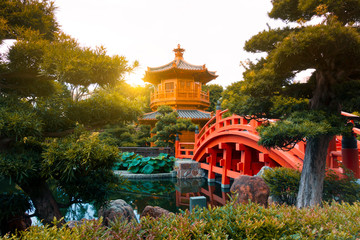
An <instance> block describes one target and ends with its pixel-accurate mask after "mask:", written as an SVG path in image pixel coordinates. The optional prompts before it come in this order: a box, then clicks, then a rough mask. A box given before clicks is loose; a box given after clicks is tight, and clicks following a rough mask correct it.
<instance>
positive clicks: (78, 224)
mask: <svg viewBox="0 0 360 240" xmlns="http://www.w3.org/2000/svg"><path fill="white" fill-rule="evenodd" d="M88 221H92V220H89V219H86V218H83V219H81V220H80V221H76V220H72V221H68V222H66V224H67V226H68V227H69V228H70V229H71V228H74V227H76V226H80V225H83V224H85V223H86V222H88Z"/></svg>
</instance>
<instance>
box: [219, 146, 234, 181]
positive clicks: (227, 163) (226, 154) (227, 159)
mask: <svg viewBox="0 0 360 240" xmlns="http://www.w3.org/2000/svg"><path fill="white" fill-rule="evenodd" d="M219 149H222V150H223V159H221V160H220V165H221V166H222V176H221V188H230V178H229V177H228V176H227V172H228V170H230V168H231V160H232V159H231V154H232V150H233V148H232V146H231V145H230V144H226V143H220V144H219Z"/></svg>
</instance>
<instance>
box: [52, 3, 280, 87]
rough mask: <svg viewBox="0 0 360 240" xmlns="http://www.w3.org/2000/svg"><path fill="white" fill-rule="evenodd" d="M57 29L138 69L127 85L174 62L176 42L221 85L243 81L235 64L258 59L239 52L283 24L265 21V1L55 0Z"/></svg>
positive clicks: (213, 82)
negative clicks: (136, 64) (149, 70)
mask: <svg viewBox="0 0 360 240" xmlns="http://www.w3.org/2000/svg"><path fill="white" fill-rule="evenodd" d="M55 5H56V6H57V10H56V18H57V20H58V22H59V24H60V25H61V29H62V30H63V31H64V32H65V33H67V34H69V35H71V36H72V37H73V38H75V39H77V40H78V42H79V43H80V44H81V45H83V46H87V47H96V46H100V45H102V46H104V47H105V48H106V49H107V51H108V54H109V55H115V54H117V55H122V56H125V57H126V58H127V59H128V61H129V62H133V61H135V60H137V61H139V63H140V66H139V67H138V68H137V69H136V70H135V71H134V72H133V73H132V74H130V75H129V76H127V77H126V79H127V81H128V82H129V83H130V84H133V85H142V84H144V83H143V81H142V78H143V76H144V74H145V71H146V69H147V67H158V66H162V65H164V64H167V63H169V62H170V61H172V60H174V52H173V51H172V50H173V49H174V48H176V47H177V44H180V45H181V47H182V48H184V49H185V53H184V60H185V61H187V62H189V63H191V64H194V65H203V64H206V67H207V68H208V70H209V71H216V73H217V75H218V76H219V77H218V78H217V79H215V80H213V81H211V82H210V84H220V85H222V86H224V87H226V86H228V85H230V84H231V83H233V82H237V81H240V80H242V79H243V77H242V72H243V71H244V69H243V68H242V67H241V66H240V61H244V60H246V59H248V58H250V59H256V58H258V57H259V56H254V54H250V53H246V52H245V51H244V50H243V47H244V44H245V41H246V40H248V39H250V38H251V36H253V35H255V34H257V33H258V32H260V31H262V30H264V29H268V27H267V24H269V25H270V26H271V27H277V26H279V25H281V24H282V23H281V22H280V21H274V20H272V19H270V18H269V17H268V15H267V13H268V12H269V11H270V10H271V1H270V0H250V1H244V0H223V1H220V0H178V1H174V0H101V1H100V0H55Z"/></svg>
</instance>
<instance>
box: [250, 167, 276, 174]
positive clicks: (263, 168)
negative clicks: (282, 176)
mask: <svg viewBox="0 0 360 240" xmlns="http://www.w3.org/2000/svg"><path fill="white" fill-rule="evenodd" d="M268 170H271V171H274V169H272V168H271V167H268V166H263V167H262V168H261V169H260V171H259V172H258V173H257V174H256V175H255V176H257V177H262V176H263V175H264V172H265V171H268Z"/></svg>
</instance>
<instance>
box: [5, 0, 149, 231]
mask: <svg viewBox="0 0 360 240" xmlns="http://www.w3.org/2000/svg"><path fill="white" fill-rule="evenodd" d="M54 10H55V7H54V3H53V2H51V1H47V0H44V1H37V0H27V1H20V0H5V1H1V2H0V22H1V24H0V42H3V40H5V39H15V42H14V44H13V45H11V46H10V48H9V51H8V52H6V53H3V54H2V55H1V58H0V115H1V117H0V181H2V182H9V183H15V184H16V188H14V189H20V192H19V194H20V195H17V196H21V195H22V196H24V198H23V199H25V201H27V200H28V199H30V200H31V201H32V204H33V207H34V209H35V215H36V216H38V217H39V218H40V219H42V220H43V221H44V223H50V222H51V221H52V220H53V217H56V218H58V219H60V218H61V217H62V215H61V213H60V211H59V208H60V207H66V206H68V205H69V204H71V203H73V202H79V201H88V200H90V199H95V198H98V199H99V198H101V199H99V200H104V199H105V198H106V196H107V194H108V193H109V191H110V190H111V188H112V187H113V186H114V185H115V184H118V183H119V181H118V179H117V178H116V177H115V176H114V174H113V173H112V171H111V167H112V165H113V163H114V161H115V160H116V157H117V152H118V150H117V148H116V147H113V146H110V145H107V144H106V143H105V142H104V141H100V139H99V136H98V134H97V133H96V130H97V129H99V128H101V127H102V126H104V125H106V124H112V123H119V122H121V123H123V124H124V123H126V122H130V121H134V120H136V119H137V117H138V116H139V114H140V113H141V112H142V109H143V108H144V104H143V102H144V101H139V99H140V98H141V97H140V96H132V95H131V94H130V93H129V91H130V90H129V89H130V87H129V86H128V85H127V84H126V83H125V82H124V77H125V74H126V73H128V72H130V71H131V70H132V69H133V68H134V67H136V66H137V62H135V63H134V64H129V63H128V61H127V60H126V58H125V57H123V56H118V55H114V56H109V55H108V54H107V52H106V49H105V48H103V47H98V48H96V49H91V48H88V47H83V46H80V44H79V43H78V42H77V41H76V40H74V39H73V38H71V37H70V36H68V35H66V34H64V33H62V32H61V31H60V30H59V28H58V23H57V22H56V20H55V18H54ZM125 89H128V90H129V91H125ZM143 100H144V99H143ZM49 183H51V184H52V185H53V186H56V187H55V189H57V190H60V191H61V192H62V194H65V195H66V196H67V201H66V202H57V201H56V200H55V199H54V195H53V193H52V192H51V191H50V187H49ZM14 189H13V190H12V191H15V190H14ZM8 193H9V191H1V194H2V195H1V197H2V198H6V197H7V196H10V195H8ZM10 198H11V197H10ZM18 202H21V201H20V200H19V201H18ZM15 209H16V206H15ZM18 209H20V211H23V208H18ZM10 213H11V214H12V216H14V215H17V214H22V213H23V212H16V211H15V212H12V211H9V214H10ZM11 214H10V215H11ZM10 215H6V216H4V215H1V214H0V221H1V224H3V223H4V221H5V222H6V219H7V218H8V217H11V216H10Z"/></svg>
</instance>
